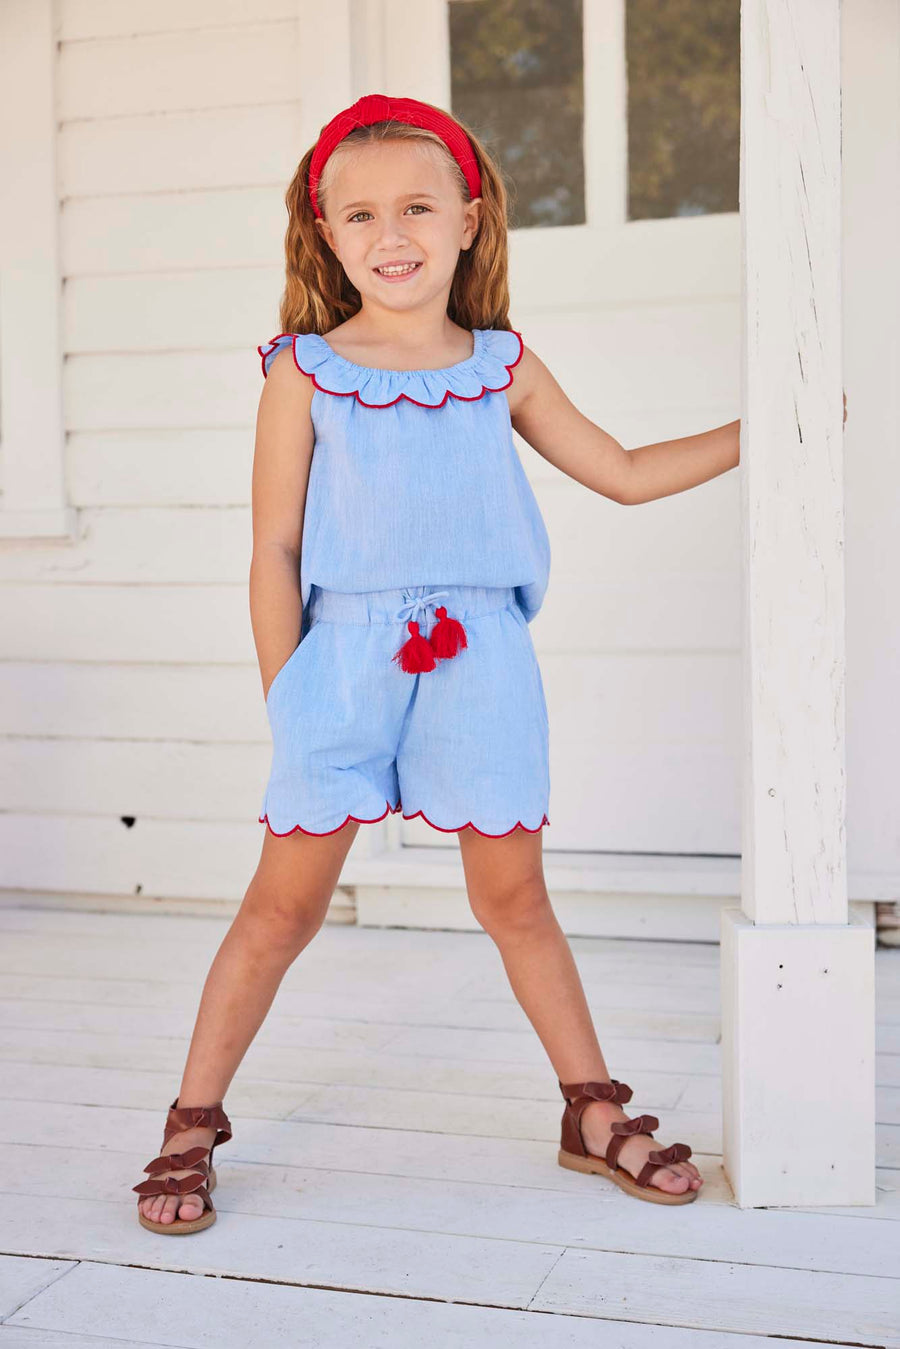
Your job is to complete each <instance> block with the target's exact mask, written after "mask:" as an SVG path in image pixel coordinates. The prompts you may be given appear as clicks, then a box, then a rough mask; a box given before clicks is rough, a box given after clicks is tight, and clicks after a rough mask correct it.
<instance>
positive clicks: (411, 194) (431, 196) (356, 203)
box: [340, 192, 437, 211]
mask: <svg viewBox="0 0 900 1349" xmlns="http://www.w3.org/2000/svg"><path fill="white" fill-rule="evenodd" d="M412 197H428V198H429V199H430V200H431V201H437V197H436V196H435V195H434V193H433V192H404V194H403V196H402V197H398V198H397V200H398V201H409V200H410V199H411V198H412ZM371 205H372V203H371V202H370V201H348V202H346V203H345V205H343V206H342V207H341V208H340V209H341V210H342V211H349V210H350V209H351V207H353V206H371Z"/></svg>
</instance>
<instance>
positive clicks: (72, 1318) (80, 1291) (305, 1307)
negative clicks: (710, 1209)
mask: <svg viewBox="0 0 900 1349" xmlns="http://www.w3.org/2000/svg"><path fill="white" fill-rule="evenodd" d="M71 1278H72V1280H73V1283H72V1285H71V1286H70V1288H69V1289H68V1290H67V1295H66V1296H65V1297H62V1296H57V1297H54V1296H53V1295H52V1289H51V1290H48V1292H47V1293H45V1294H43V1295H42V1297H41V1298H40V1299H35V1301H34V1302H33V1303H32V1304H31V1305H30V1308H29V1312H30V1316H31V1324H32V1325H33V1326H35V1325H39V1326H42V1327H45V1328H46V1329H47V1330H50V1331H57V1332H58V1331H61V1330H63V1329H65V1330H67V1331H69V1332H70V1333H72V1334H79V1333H81V1334H85V1333H90V1330H91V1329H93V1328H94V1327H96V1326H97V1325H98V1324H100V1325H102V1326H103V1327H104V1329H105V1330H106V1331H107V1333H108V1334H110V1335H114V1336H116V1338H117V1339H118V1338H119V1337H121V1339H122V1340H124V1341H125V1343H126V1344H127V1343H135V1341H134V1340H133V1338H130V1337H133V1336H134V1335H135V1333H137V1332H138V1331H140V1333H141V1334H142V1335H143V1336H144V1337H145V1338H144V1339H143V1340H141V1341H138V1342H140V1343H143V1344H152V1345H155V1346H162V1345H165V1346H167V1349H209V1346H210V1345H211V1344H216V1345H218V1346H221V1347H222V1349H237V1346H240V1349H272V1346H273V1345H277V1346H281V1345H291V1346H293V1345H296V1344H299V1343H302V1345H303V1349H342V1347H343V1346H349V1345H359V1346H361V1347H362V1349H421V1346H422V1345H423V1344H430V1345H436V1346H440V1349H475V1347H476V1346H482V1345H490V1346H491V1349H597V1347H598V1345H608V1346H610V1349H612V1346H613V1345H614V1346H615V1349H779V1346H780V1344H781V1343H782V1342H781V1341H778V1340H775V1341H773V1340H771V1339H765V1340H763V1339H759V1338H757V1337H756V1336H746V1335H741V1336H737V1335H722V1336H714V1337H713V1336H710V1335H708V1334H704V1335H702V1336H700V1335H698V1334H696V1333H695V1332H692V1331H690V1330H679V1329H675V1328H671V1327H668V1326H662V1327H661V1326H653V1325H647V1326H640V1325H626V1324H623V1323H617V1324H609V1323H599V1324H598V1322H597V1321H596V1320H587V1319H581V1318H578V1317H573V1316H556V1315H554V1316H535V1315H530V1314H529V1313H527V1312H520V1311H508V1310H505V1309H500V1308H482V1307H465V1306H454V1305H448V1304H445V1303H442V1302H421V1301H417V1300H415V1299H413V1298H409V1297H402V1298H385V1297H372V1296H368V1295H366V1294H355V1295H352V1296H348V1295H346V1294H341V1293H336V1292H333V1291H331V1290H328V1289H317V1288H292V1287H285V1286H281V1287H279V1286H278V1285H273V1284H259V1283H252V1282H245V1281H239V1280H213V1279H194V1278H191V1277H190V1276H189V1275H185V1274H180V1273H165V1272H157V1271H154V1270H147V1269H122V1268H117V1267H109V1266H102V1265H97V1264H91V1263H85V1264H83V1265H81V1266H79V1268H78V1270H77V1271H76V1272H75V1273H74V1274H73V1275H72V1276H71ZM22 1324H25V1322H22ZM211 1326H212V1327H216V1326H218V1327H220V1328H227V1329H224V1332H223V1329H220V1330H219V1333H218V1335H215V1336H211V1335H210V1327H211ZM300 1328H302V1338H301V1332H300ZM39 1343H40V1349H70V1346H69V1345H68V1344H67V1342H66V1341H65V1340H62V1339H60V1340H59V1341H52V1340H48V1341H43V1342H39ZM783 1343H784V1345H785V1349H789V1345H788V1342H786V1341H785V1342H783ZM812 1343H813V1344H815V1343H817V1342H816V1341H813V1342H812ZM830 1343H833V1342H830ZM0 1346H2V1349H7V1345H6V1344H5V1343H4V1341H3V1338H2V1335H0ZM88 1346H89V1341H85V1342H84V1349H88ZM9 1349H13V1347H12V1346H10V1347H9ZM21 1349H32V1344H31V1342H29V1341H28V1340H23V1341H22V1342H21ZM35 1349H37V1345H35ZM71 1349H75V1346H74V1345H73V1346H71ZM78 1349H82V1346H81V1345H78Z"/></svg>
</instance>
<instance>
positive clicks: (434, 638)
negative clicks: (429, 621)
mask: <svg viewBox="0 0 900 1349" xmlns="http://www.w3.org/2000/svg"><path fill="white" fill-rule="evenodd" d="M434 612H435V616H436V618H437V620H438V621H437V623H436V624H435V626H434V627H433V628H432V630H431V637H430V638H429V640H430V642H431V646H432V650H433V651H434V654H435V655H436V656H437V658H438V660H449V658H450V657H451V656H455V655H456V653H457V652H458V651H462V650H464V649H465V647H467V646H468V645H469V641H468V638H467V637H466V630H465V628H464V627H463V625H462V623H460V621H459V619H457V618H448V617H447V610H446V609H445V607H444V605H443V604H442V605H441V606H440V608H438V609H435V611H434Z"/></svg>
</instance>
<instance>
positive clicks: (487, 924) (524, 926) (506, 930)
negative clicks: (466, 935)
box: [469, 876, 553, 936]
mask: <svg viewBox="0 0 900 1349" xmlns="http://www.w3.org/2000/svg"><path fill="white" fill-rule="evenodd" d="M469 904H470V906H471V909H472V913H473V914H474V915H475V917H476V919H477V920H478V922H479V923H480V924H481V926H482V927H483V928H484V930H485V932H487V933H489V934H490V935H491V936H496V935H503V934H509V935H514V934H516V933H527V932H529V931H532V930H534V929H535V928H538V927H542V926H544V925H545V924H546V923H547V922H548V921H549V920H551V919H552V918H553V909H552V907H551V904H550V897H549V895H548V894H547V887H546V885H545V883H544V879H543V877H542V876H528V877H525V878H522V879H520V880H516V881H512V882H503V883H497V884H494V885H491V886H490V887H489V888H482V889H481V890H480V892H479V893H477V894H473V893H470V894H469Z"/></svg>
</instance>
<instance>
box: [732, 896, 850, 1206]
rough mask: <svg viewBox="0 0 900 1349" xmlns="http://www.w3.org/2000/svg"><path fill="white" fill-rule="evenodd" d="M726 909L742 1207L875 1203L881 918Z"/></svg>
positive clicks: (736, 1176)
mask: <svg viewBox="0 0 900 1349" xmlns="http://www.w3.org/2000/svg"><path fill="white" fill-rule="evenodd" d="M850 914H851V921H850V922H849V923H848V924H847V925H846V926H843V925H841V924H825V923H821V924H802V925H798V924H795V923H784V924H754V923H753V922H752V921H751V920H750V919H749V918H748V917H747V916H746V915H745V914H744V913H742V912H741V911H740V910H739V909H726V910H725V911H724V912H723V915H722V1063H723V1072H722V1094H723V1117H724V1121H725V1127H724V1140H723V1156H724V1160H725V1168H726V1171H727V1174H728V1177H729V1179H730V1181H731V1183H732V1186H733V1187H734V1191H735V1195H736V1197H737V1202H738V1203H739V1204H740V1205H741V1206H742V1207H748V1208H749V1207H753V1206H760V1205H766V1206H769V1207H771V1206H774V1205H800V1204H805V1205H810V1204H812V1205H815V1204H874V1203H875V1173H874V1168H875V1138H874V1113H875V1111H874V1104H875V1103H874V1086H873V1083H874V1076H875V1062H874V1059H875V1040H874V1026H875V1012H874V992H873V989H874V979H873V959H872V956H873V950H874V929H873V927H872V926H871V924H870V923H869V922H867V921H865V920H864V919H863V918H862V917H861V916H860V915H859V914H858V913H857V912H856V909H855V906H851V909H850Z"/></svg>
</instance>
